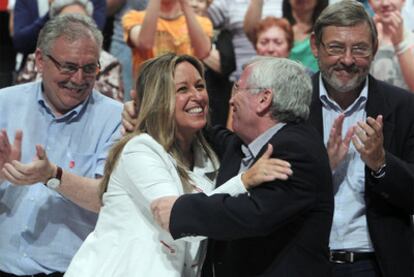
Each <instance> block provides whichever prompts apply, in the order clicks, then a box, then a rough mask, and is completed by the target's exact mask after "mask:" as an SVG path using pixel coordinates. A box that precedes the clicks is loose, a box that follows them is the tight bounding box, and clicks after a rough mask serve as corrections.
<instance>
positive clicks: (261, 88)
mask: <svg viewBox="0 0 414 277" xmlns="http://www.w3.org/2000/svg"><path fill="white" fill-rule="evenodd" d="M264 89H266V88H264V87H255V88H240V86H239V83H238V82H235V83H234V84H233V88H232V95H234V94H236V93H238V92H239V91H241V90H245V91H248V90H264Z"/></svg>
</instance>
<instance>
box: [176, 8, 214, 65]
mask: <svg viewBox="0 0 414 277" xmlns="http://www.w3.org/2000/svg"><path fill="white" fill-rule="evenodd" d="M179 2H180V5H181V9H182V11H183V13H184V16H185V20H186V22H187V28H188V34H189V36H190V40H191V46H192V48H193V50H194V56H196V57H197V58H199V59H204V58H206V57H207V56H208V55H209V53H210V49H211V41H210V38H209V36H208V34H207V33H206V31H205V30H204V29H203V28H202V26H201V24H200V22H199V21H198V20H197V17H196V14H195V13H194V10H193V8H192V7H191V6H190V4H189V3H188V0H179ZM211 29H212V27H211ZM211 31H212V30H211ZM210 36H211V34H210Z"/></svg>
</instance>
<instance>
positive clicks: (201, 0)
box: [188, 0, 208, 16]
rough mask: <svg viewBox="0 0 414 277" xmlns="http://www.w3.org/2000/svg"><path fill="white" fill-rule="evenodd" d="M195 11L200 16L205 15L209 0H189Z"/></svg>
mask: <svg viewBox="0 0 414 277" xmlns="http://www.w3.org/2000/svg"><path fill="white" fill-rule="evenodd" d="M188 2H189V3H190V5H191V7H193V9H194V12H195V13H196V14H197V15H199V16H205V15H206V12H207V7H208V3H207V0H188Z"/></svg>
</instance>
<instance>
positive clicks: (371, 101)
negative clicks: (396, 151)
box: [366, 76, 394, 149]
mask: <svg viewBox="0 0 414 277" xmlns="http://www.w3.org/2000/svg"><path fill="white" fill-rule="evenodd" d="M368 82H369V85H368V101H367V106H366V111H367V116H370V117H373V118H376V117H377V116H378V115H382V116H383V122H384V128H383V135H384V148H385V149H389V146H390V144H391V138H392V134H393V132H394V124H393V123H392V122H391V110H392V109H391V107H390V106H389V104H388V103H387V101H386V96H385V91H384V90H383V88H382V87H381V86H379V85H378V81H377V80H375V79H374V78H373V77H372V76H369V79H368Z"/></svg>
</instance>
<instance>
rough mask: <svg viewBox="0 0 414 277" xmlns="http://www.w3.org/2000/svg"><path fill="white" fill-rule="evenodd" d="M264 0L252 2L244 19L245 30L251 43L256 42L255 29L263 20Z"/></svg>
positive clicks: (253, 0)
mask: <svg viewBox="0 0 414 277" xmlns="http://www.w3.org/2000/svg"><path fill="white" fill-rule="evenodd" d="M262 8H263V0H250V4H249V7H248V9H247V12H246V15H245V17H244V23H243V29H244V32H245V33H246V36H247V37H248V38H249V40H250V41H253V40H254V36H255V35H256V34H255V33H254V27H255V26H256V25H257V23H258V22H259V21H260V19H261V18H262Z"/></svg>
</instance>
